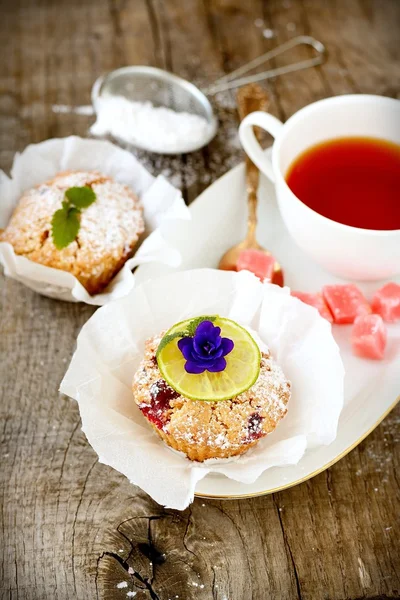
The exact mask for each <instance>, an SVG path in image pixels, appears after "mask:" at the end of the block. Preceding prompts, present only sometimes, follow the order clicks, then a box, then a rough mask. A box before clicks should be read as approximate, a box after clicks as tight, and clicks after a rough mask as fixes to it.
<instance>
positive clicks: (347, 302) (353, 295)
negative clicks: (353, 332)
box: [322, 283, 371, 324]
mask: <svg viewBox="0 0 400 600" xmlns="http://www.w3.org/2000/svg"><path fill="white" fill-rule="evenodd" d="M322 294H323V296H324V299H325V302H326V303H327V305H328V307H329V308H330V311H331V313H332V315H333V320H334V322H335V323H337V324H345V323H354V319H355V318H356V317H357V316H358V315H365V314H369V313H371V307H370V305H369V304H368V302H367V300H366V298H365V296H364V295H363V294H362V292H361V291H360V290H359V289H358V287H357V286H356V285H354V284H353V283H347V284H345V285H325V286H324V287H323V288H322Z"/></svg>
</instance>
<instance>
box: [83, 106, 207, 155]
mask: <svg viewBox="0 0 400 600" xmlns="http://www.w3.org/2000/svg"><path fill="white" fill-rule="evenodd" d="M96 111H97V121H96V122H95V123H94V125H92V127H91V129H90V131H91V133H92V134H93V135H107V134H111V135H113V136H115V137H117V138H119V139H122V140H124V141H125V142H128V143H129V144H133V145H136V146H139V147H140V148H144V149H146V150H149V151H150V152H161V153H162V152H179V153H181V152H187V151H190V150H192V149H196V148H198V147H201V146H202V145H204V144H205V143H207V141H208V139H209V137H210V135H211V134H212V131H213V127H212V125H211V124H209V123H208V121H207V120H206V119H205V118H204V117H201V116H199V115H196V114H191V113H188V112H176V111H174V110H172V109H170V108H167V107H164V106H158V107H156V106H153V104H152V103H151V102H132V101H131V100H128V99H127V98H124V97H122V96H107V97H105V98H98V100H97V102H96Z"/></svg>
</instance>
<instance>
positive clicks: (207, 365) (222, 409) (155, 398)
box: [133, 315, 290, 462]
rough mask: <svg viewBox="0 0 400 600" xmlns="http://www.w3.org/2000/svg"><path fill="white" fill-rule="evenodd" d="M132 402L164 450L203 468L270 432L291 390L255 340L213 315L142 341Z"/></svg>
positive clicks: (265, 348) (188, 322)
mask: <svg viewBox="0 0 400 600" xmlns="http://www.w3.org/2000/svg"><path fill="white" fill-rule="evenodd" d="M133 395H134V399H135V402H136V404H137V405H138V407H139V409H140V410H141V412H142V414H143V415H144V416H145V418H146V419H147V421H148V422H149V423H150V425H151V426H152V427H153V429H154V431H155V432H156V433H157V434H158V435H159V436H160V437H161V439H162V440H163V441H164V442H165V443H166V444H168V446H170V447H171V448H174V449H175V450H178V451H180V452H183V453H184V454H186V456H187V457H188V458H189V459H190V460H194V461H199V462H202V461H204V460H207V459H210V458H230V457H233V456H237V455H240V454H243V453H244V452H246V451H247V450H249V448H252V447H253V446H255V445H256V444H257V443H258V441H259V440H260V439H261V438H263V437H265V436H266V435H267V434H268V433H271V432H272V431H273V430H274V429H275V427H276V426H277V424H278V423H279V421H280V420H281V419H282V418H283V417H284V416H285V414H286V412H287V404H288V402H289V399H290V383H289V381H288V380H287V379H286V377H285V375H284V373H283V371H282V369H281V368H280V367H279V366H278V365H277V364H276V362H275V361H274V359H273V358H272V356H271V354H270V352H269V350H268V348H267V347H266V346H265V345H264V344H263V343H262V341H261V340H260V339H258V337H257V336H256V335H255V334H253V333H251V332H250V331H248V330H247V329H244V328H243V327H241V326H240V325H238V324H237V323H235V322H234V321H232V320H230V319H225V318H222V317H219V316H215V315H214V316H204V317H196V318H193V319H189V320H187V321H184V322H182V323H178V324H176V325H174V327H172V328H171V329H170V330H169V331H167V332H163V333H161V334H160V335H157V336H154V337H152V338H150V339H148V340H147V341H146V344H145V352H144V358H143V360H142V361H141V363H140V365H139V368H138V370H137V372H136V373H135V376H134V380H133Z"/></svg>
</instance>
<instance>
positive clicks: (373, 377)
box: [137, 164, 400, 498]
mask: <svg viewBox="0 0 400 600" xmlns="http://www.w3.org/2000/svg"><path fill="white" fill-rule="evenodd" d="M190 211H191V213H192V217H193V220H192V221H191V222H188V221H185V222H184V223H183V224H177V225H174V226H173V227H171V229H170V231H169V232H168V236H170V241H171V242H173V243H174V245H175V247H177V248H178V249H179V250H181V253H182V256H183V257H184V260H183V263H182V265H181V267H180V269H193V268H197V267H216V266H217V264H218V261H219V258H220V257H221V256H222V254H223V253H224V252H225V250H226V249H227V248H228V247H230V246H232V245H233V244H235V243H236V242H239V241H240V240H241V239H242V238H243V237H244V234H245V229H246V215H247V207H246V191H245V182H244V166H243V164H242V165H239V166H238V167H235V168H234V169H232V170H231V171H229V172H228V173H227V174H226V175H224V176H223V177H221V179H219V180H218V181H216V182H215V183H214V184H213V185H211V186H210V187H209V188H208V189H207V190H205V191H204V192H203V193H202V194H201V195H200V196H199V197H198V198H197V200H196V201H195V202H193V204H192V205H191V206H190ZM258 239H259V242H260V243H261V244H262V245H263V246H265V247H266V248H268V249H270V250H271V251H272V252H273V254H274V255H275V256H276V257H277V258H278V260H279V262H280V263H281V264H282V266H283V268H284V271H285V283H286V285H288V286H290V287H291V288H292V289H297V290H302V291H317V290H319V289H320V288H321V287H322V285H324V284H326V283H342V282H343V280H340V279H338V278H337V277H334V276H333V275H330V274H329V273H326V272H325V271H323V270H322V269H321V268H320V267H319V266H318V265H316V264H314V263H313V262H312V261H311V260H310V259H309V258H308V257H307V256H306V255H305V254H304V253H303V252H302V251H301V250H300V249H298V248H297V246H296V245H295V244H294V242H293V241H292V240H291V238H290V237H289V234H288V232H287V231H286V229H285V226H284V224H283V222H282V220H281V218H280V215H279V211H278V207H277V205H276V201H275V194H274V188H273V185H272V184H271V183H270V182H269V181H268V180H267V179H266V178H264V177H262V179H261V183H260V191H259V226H258ZM168 269H169V268H167V267H165V266H162V265H144V266H141V267H140V268H139V269H138V271H137V277H138V281H143V280H146V279H148V278H149V277H157V276H159V275H162V274H165V272H166V270H168ZM398 281H399V282H400V279H398ZM380 285H381V284H380V283H368V284H365V285H361V284H360V287H361V289H362V290H363V291H364V292H365V293H366V294H367V296H370V295H371V294H372V293H373V291H374V290H375V289H377V288H378V287H379V286H380ZM350 328H351V326H334V327H333V333H334V336H335V339H336V341H337V342H338V344H339V346H340V350H341V354H342V359H343V362H344V365H345V369H346V378H345V404H344V408H343V412H342V414H341V417H340V421H339V427H338V433H337V437H336V440H335V441H334V442H333V443H332V444H330V445H329V446H322V447H320V448H316V449H314V450H307V451H306V453H305V455H304V456H303V458H302V459H301V460H300V462H299V463H298V464H297V465H295V466H287V467H279V468H278V467H277V468H272V469H269V470H267V471H265V472H264V473H263V474H262V475H261V476H260V477H259V478H258V480H257V481H256V482H255V483H253V484H250V485H246V484H243V483H238V482H236V481H233V480H230V479H228V478H226V477H224V476H219V475H217V474H210V475H208V476H207V477H205V478H204V479H203V480H202V481H200V482H199V484H198V486H197V488H196V495H197V496H201V497H213V498H238V497H242V498H244V497H250V496H258V495H261V494H268V493H271V492H276V491H279V490H282V489H284V488H286V487H290V486H292V485H295V484H297V483H300V482H302V481H305V480H306V479H309V478H310V477H312V476H314V475H316V474H317V473H320V472H321V471H323V470H324V469H326V468H327V467H329V466H330V465H332V464H333V463H334V462H336V461H337V460H339V459H340V458H342V457H343V456H344V455H345V454H347V452H349V451H350V450H352V449H353V448H354V447H355V446H356V445H357V444H359V443H360V442H361V441H362V440H363V439H364V438H365V437H366V436H367V435H368V434H369V433H370V432H371V431H372V430H373V429H374V428H375V427H376V426H377V425H378V424H379V423H380V422H381V421H382V419H383V418H384V417H385V416H386V415H387V414H388V413H389V411H390V410H391V409H392V408H393V407H394V406H395V404H396V402H397V400H398V399H399V394H400V324H396V325H389V328H388V329H389V341H388V348H387V352H386V358H385V360H383V361H377V362H375V361H368V360H364V359H361V358H357V357H355V356H353V354H352V353H351V348H350V343H349V337H350Z"/></svg>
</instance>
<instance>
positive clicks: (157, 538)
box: [0, 0, 400, 600]
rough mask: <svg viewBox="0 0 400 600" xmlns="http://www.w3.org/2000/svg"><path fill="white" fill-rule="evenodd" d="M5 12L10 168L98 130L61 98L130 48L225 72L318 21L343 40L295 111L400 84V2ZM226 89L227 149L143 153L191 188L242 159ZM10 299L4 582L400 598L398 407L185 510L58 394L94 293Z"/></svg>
mask: <svg viewBox="0 0 400 600" xmlns="http://www.w3.org/2000/svg"><path fill="white" fill-rule="evenodd" d="M0 12H1V18H0V32H1V38H0V39H1V40H2V56H1V59H0V61H1V64H0V166H1V167H2V168H3V169H6V170H8V169H9V168H10V166H11V162H12V157H13V155H14V153H15V152H16V151H18V150H22V149H23V148H24V147H25V146H26V145H27V144H28V143H32V142H39V141H41V140H44V139H47V138H50V137H57V136H66V135H69V134H72V133H75V134H78V135H85V134H86V133H87V129H88V126H89V125H90V123H91V122H92V118H91V117H88V116H81V115H76V114H73V113H70V114H60V113H57V112H54V110H53V108H52V107H53V105H60V104H64V105H72V106H77V105H85V104H88V103H89V102H90V89H91V86H92V83H93V81H94V80H95V79H96V77H97V76H98V75H100V74H101V73H102V72H103V71H105V70H109V69H111V68H114V67H117V66H122V65H126V64H151V65H157V66H161V67H165V68H168V69H170V70H173V71H174V72H176V73H178V74H179V75H182V76H183V77H187V78H189V79H191V80H193V81H195V82H196V83H198V84H199V85H206V84H208V83H211V82H212V81H213V80H214V79H215V78H217V77H218V76H221V75H222V74H223V73H225V72H227V71H229V70H231V69H233V68H235V67H237V66H239V65H240V64H241V63H243V62H244V61H246V60H248V59H250V58H253V57H255V56H257V55H258V54H260V53H261V52H264V51H266V50H267V49H269V48H272V47H273V46H274V45H275V44H276V43H278V42H282V41H285V40H286V39H289V38H290V37H292V36H293V35H296V34H300V33H306V34H311V35H314V36H315V37H317V38H320V39H321V40H322V41H323V42H324V43H325V44H326V46H327V48H328V52H329V60H328V61H327V62H326V64H324V65H322V66H320V67H317V68H315V69H312V70H309V71H304V72H302V73H298V74H292V75H289V76H287V77H282V78H280V79H277V80H275V81H274V80H271V81H269V82H268V83H267V84H266V87H267V89H268V90H269V92H270V95H271V110H272V112H273V113H274V114H276V115H277V116H278V117H280V118H282V119H286V118H287V117H289V116H290V115H291V114H292V113H293V112H295V111H296V110H298V109H299V108H301V107H302V106H304V105H306V104H307V103H309V102H312V101H314V100H316V99H318V98H323V97H326V96H329V95H336V94H342V93H349V92H354V91H355V92H366V93H376V94H384V95H388V96H392V97H397V98H399V97H400V46H399V43H398V37H399V36H398V34H399V31H400V3H399V2H398V1H397V0H336V1H335V0H326V1H325V0H324V1H320V0H268V1H267V0H265V1H262V0H247V1H246V2H243V1H242V0H186V1H185V2H181V1H180V0H164V1H163V0H109V1H107V0H92V1H90V0H69V1H68V0H58V2H51V0H15V1H8V0H0ZM264 30H268V31H266V32H264V33H265V35H267V37H265V36H264V35H263V31H264ZM269 30H271V31H272V35H273V36H274V37H273V38H272V39H269V38H268V36H270V35H271V31H269ZM306 56H308V54H307V50H303V51H302V52H300V51H297V52H294V53H292V55H291V56H288V59H301V58H304V57H306ZM276 64H281V63H280V62H277V63H276ZM212 101H213V104H214V107H215V109H216V112H217V114H218V117H219V120H220V128H219V132H218V136H217V137H216V139H215V140H213V142H212V143H211V144H210V145H209V147H208V148H206V149H204V150H202V151H200V152H197V153H194V154H192V155H189V156H178V157H175V158H168V157H158V156H156V155H149V154H145V153H140V152H139V153H138V156H139V157H140V158H141V160H143V161H144V163H145V164H146V166H147V167H148V168H149V169H150V170H151V171H153V172H154V173H159V172H163V173H164V174H165V175H166V176H167V177H169V178H170V179H171V181H172V182H173V183H174V184H175V185H177V186H179V187H181V188H182V189H183V192H184V194H185V198H186V199H187V201H188V202H190V201H191V200H193V199H194V198H195V197H196V196H197V195H198V194H199V193H200V192H201V191H202V190H203V189H205V187H207V186H208V185H209V184H210V183H211V182H212V181H214V180H215V179H216V178H217V177H219V176H220V175H222V174H223V173H224V172H226V171H227V170H228V169H229V168H230V167H232V166H234V165H235V164H237V163H238V162H239V161H240V160H241V157H242V153H241V150H240V148H239V144H238V140H237V135H236V126H237V115H236V109H235V103H234V97H233V95H232V94H231V93H224V94H219V95H217V96H216V97H215V98H213V99H212ZM0 305H1V308H0V319H1V331H0V352H1V362H0V382H1V400H0V419H1V424H0V427H1V434H0V435H1V450H0V482H1V483H0V493H1V506H2V510H1V513H0V520H1V525H0V553H1V562H0V592H1V593H0V597H1V599H4V600H6V599H7V600H16V599H19V600H66V599H77V600H86V599H96V598H97V599H99V600H114V599H116V600H120V599H121V600H122V599H123V600H125V599H127V598H129V597H130V596H127V592H132V593H134V592H136V596H131V597H135V598H136V600H144V599H146V600H147V599H149V600H168V599H170V598H171V599H175V598H180V599H181V600H192V599H198V600H209V599H215V600H242V599H248V598H249V599H250V598H251V599H252V600H264V599H273V600H276V599H279V600H280V599H283V600H286V599H287V600H292V599H294V600H295V599H300V598H302V599H303V600H308V599H313V600H314V599H317V600H319V599H322V598H324V599H327V600H344V599H349V600H350V599H351V600H356V599H358V598H360V599H361V598H369V599H376V600H377V599H378V598H379V599H383V598H399V597H400V580H399V573H400V560H399V556H400V544H399V536H398V531H399V522H398V515H399V500H400V485H399V475H398V473H399V458H400V453H399V444H398V442H399V423H400V419H399V416H400V410H399V408H397V409H395V410H394V411H393V412H392V413H391V414H390V415H389V416H388V417H387V418H386V420H385V421H384V422H383V423H382V424H381V425H380V426H379V427H378V428H377V429H376V430H375V431H374V432H373V433H372V434H371V435H370V436H369V437H368V438H367V439H366V440H365V441H364V442H363V443H362V444H360V446H358V447H357V448H356V449H355V450H353V451H352V452H351V453H350V454H349V455H348V456H347V457H345V458H344V459H343V460H342V461H340V462H339V463H337V464H336V465H334V466H333V467H332V468H330V469H329V470H328V471H326V472H325V473H321V474H320V475H318V476H317V477H315V478H314V479H312V480H310V481H308V482H306V483H303V484H302V485H300V486H297V487H295V488H292V489H289V490H286V491H284V492H281V493H278V494H274V495H273V496H266V497H261V498H255V499H251V500H241V501H229V502H220V501H212V500H210V501H203V500H201V499H197V500H195V502H194V503H193V505H192V506H191V507H190V508H189V509H187V510H186V511H184V512H182V513H179V512H177V511H172V510H166V509H163V508H161V507H159V506H158V505H157V504H155V503H154V502H153V501H152V500H151V499H150V498H149V497H148V496H147V495H146V494H144V493H143V492H142V491H141V490H139V489H138V488H135V487H133V486H132V485H130V484H129V483H128V482H127V481H126V479H125V478H124V477H122V476H121V475H119V474H118V473H116V472H115V471H113V470H112V469H110V468H108V467H105V466H104V465H100V464H99V463H98V461H97V457H96V455H95V453H94V452H93V451H92V449H91V448H90V446H89V445H88V443H87V442H86V440H85V437H84V435H83V433H82V432H81V429H80V418H79V413H78V409H77V406H76V404H75V402H73V401H71V400H69V399H68V398H66V397H63V396H60V395H59V394H58V391H57V390H58V386H59V382H60V380H61V378H62V376H63V374H64V372H65V369H66V367H67V364H68V361H69V359H70V357H71V355H72V352H73V350H74V345H75V340H76V336H77V334H78V332H79V329H80V327H81V326H82V325H83V324H84V323H85V321H86V320H87V319H88V318H89V317H90V315H91V314H92V313H93V308H92V307H89V306H84V305H72V304H65V303H62V302H56V301H52V300H49V299H46V298H43V297H40V296H38V295H36V294H34V293H33V292H31V291H30V290H28V289H26V288H24V287H22V286H21V285H20V284H18V283H17V282H15V281H12V280H10V279H7V278H5V277H3V276H1V278H0ZM376 401H377V402H379V398H377V399H376ZM122 582H126V584H127V587H118V585H119V584H121V583H122Z"/></svg>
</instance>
